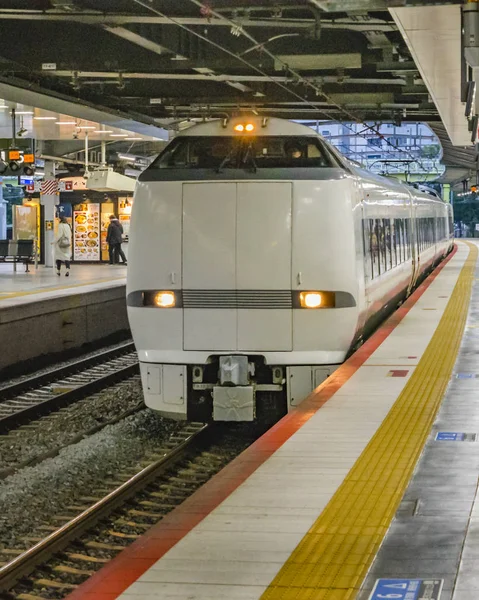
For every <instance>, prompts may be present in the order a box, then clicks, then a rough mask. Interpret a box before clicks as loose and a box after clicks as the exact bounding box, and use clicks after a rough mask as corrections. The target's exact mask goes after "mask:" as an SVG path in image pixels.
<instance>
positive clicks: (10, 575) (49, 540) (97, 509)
mask: <svg viewBox="0 0 479 600" xmlns="http://www.w3.org/2000/svg"><path fill="white" fill-rule="evenodd" d="M210 427H211V426H210V425H202V426H201V427H200V428H199V429H198V431H195V432H194V433H192V434H191V435H189V436H188V437H187V438H186V439H185V440H184V441H182V442H181V443H180V444H178V446H176V447H175V448H174V449H173V450H171V451H169V452H166V453H165V454H164V455H163V456H162V457H161V458H160V459H158V460H157V461H155V462H154V463H152V464H151V465H148V466H147V467H145V468H144V469H142V470H141V471H140V472H139V473H137V474H136V475H134V476H133V477H131V478H130V479H129V480H128V481H126V482H125V483H123V484H122V485H120V486H119V487H117V488H116V489H115V490H113V491H112V492H110V493H109V494H108V495H107V496H105V497H104V498H102V499H101V500H99V501H98V502H96V503H95V504H93V505H92V506H91V507H89V508H88V509H86V510H85V511H83V512H82V513H80V514H79V515H77V516H76V517H74V518H73V519H72V520H71V521H68V523H66V524H65V525H63V526H62V527H60V528H59V529H57V530H56V531H54V532H53V533H51V534H50V535H48V536H47V537H46V538H44V539H43V540H42V541H41V542H38V543H37V544H35V545H34V546H32V547H31V548H29V549H28V550H26V551H25V552H24V553H23V554H20V555H19V556H17V557H16V558H14V559H13V560H12V561H10V562H9V563H7V564H6V565H4V566H3V567H0V591H7V590H9V589H11V588H12V587H13V586H14V585H15V583H17V582H18V581H19V580H20V579H21V578H22V577H25V576H27V575H29V574H30V573H31V572H32V571H33V570H34V569H35V567H36V566H37V565H39V564H41V563H44V562H45V561H46V560H48V559H49V558H50V557H51V556H52V555H53V554H55V553H56V552H58V551H60V550H62V549H63V548H64V547H65V546H66V545H68V544H69V543H70V542H71V541H72V540H73V539H75V538H77V537H78V536H79V535H81V534H82V533H84V532H85V531H87V530H88V529H89V528H90V527H91V526H92V525H94V524H95V523H96V522H98V521H100V520H101V519H103V518H104V517H105V516H106V515H108V514H110V513H111V512H112V511H114V510H115V509H116V508H118V507H119V506H121V505H122V504H124V502H125V501H126V500H127V499H129V498H130V497H131V496H133V495H134V494H135V493H136V492H137V491H139V490H140V489H143V488H144V487H145V486H147V485H148V484H149V483H150V482H151V481H153V480H154V479H156V478H157V477H159V476H160V475H162V474H163V473H164V472H165V471H166V470H167V469H168V468H170V467H171V466H172V465H173V464H174V463H175V462H176V461H178V460H179V459H180V458H181V457H182V456H183V455H184V454H185V453H186V452H187V451H188V450H189V449H190V448H191V447H192V446H193V445H194V444H199V443H200V442H202V441H203V439H204V438H205V434H206V432H207V431H208V430H209V429H210Z"/></svg>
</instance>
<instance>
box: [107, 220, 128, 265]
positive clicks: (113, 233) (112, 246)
mask: <svg viewBox="0 0 479 600" xmlns="http://www.w3.org/2000/svg"><path fill="white" fill-rule="evenodd" d="M106 241H107V243H108V252H109V254H110V265H115V264H117V263H119V262H120V257H121V260H122V262H123V264H124V265H126V256H125V253H124V252H123V250H122V249H121V243H122V242H123V226H122V224H121V223H120V221H119V220H118V219H117V218H116V217H115V215H111V217H110V224H109V225H108V230H107V232H106Z"/></svg>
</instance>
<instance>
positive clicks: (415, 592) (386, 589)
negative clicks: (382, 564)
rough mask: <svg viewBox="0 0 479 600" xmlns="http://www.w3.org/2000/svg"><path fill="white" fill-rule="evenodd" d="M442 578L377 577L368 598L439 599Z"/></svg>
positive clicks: (394, 599)
mask: <svg viewBox="0 0 479 600" xmlns="http://www.w3.org/2000/svg"><path fill="white" fill-rule="evenodd" d="M443 581H444V580H443V579H378V580H377V581H376V585H375V586H374V590H373V591H372V593H371V596H370V597H369V600H385V599H387V600H426V599H427V600H439V598H440V596H441V590H442V584H443Z"/></svg>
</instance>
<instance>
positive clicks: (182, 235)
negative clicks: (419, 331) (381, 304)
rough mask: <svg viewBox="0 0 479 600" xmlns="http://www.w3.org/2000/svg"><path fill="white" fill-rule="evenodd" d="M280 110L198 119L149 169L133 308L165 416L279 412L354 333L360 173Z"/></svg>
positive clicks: (134, 239)
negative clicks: (264, 115)
mask: <svg viewBox="0 0 479 600" xmlns="http://www.w3.org/2000/svg"><path fill="white" fill-rule="evenodd" d="M273 121H275V120H273ZM280 123H281V125H279V124H277V123H273V124H270V125H269V127H268V125H267V124H265V125H264V126H263V124H262V122H260V121H259V120H256V121H255V122H253V127H254V130H253V131H252V132H248V133H251V135H241V136H240V135H235V131H236V130H235V129H234V127H235V126H236V125H242V126H243V132H244V133H246V131H245V127H246V125H248V123H246V124H245V123H243V122H238V121H236V122H235V121H233V122H230V123H229V124H228V125H227V126H226V127H223V125H222V124H221V123H208V124H206V125H202V126H198V127H195V128H192V130H190V131H191V133H189V132H188V135H182V136H179V137H178V138H176V139H175V140H174V141H173V142H172V143H171V144H170V145H169V146H168V147H167V149H166V150H165V152H164V153H163V154H162V155H161V156H160V157H159V159H158V160H157V161H156V164H155V163H154V164H153V166H152V168H150V169H147V170H146V171H145V172H144V173H143V174H142V176H141V178H140V182H139V184H138V187H137V191H136V198H135V203H134V209H133V215H132V223H131V236H130V239H131V241H130V249H129V263H130V268H129V273H128V286H127V288H128V290H127V296H128V312H129V319H130V324H131V328H132V332H133V336H134V339H135V343H136V346H137V349H138V353H139V358H140V366H141V376H142V383H143V389H144V395H145V401H146V404H147V405H148V406H149V407H151V408H153V409H155V410H157V411H159V412H161V413H162V414H163V415H165V416H169V417H173V418H177V419H189V420H202V421H206V420H211V419H213V420H216V421H254V420H259V421H273V420H276V419H277V418H279V417H280V416H282V415H283V414H285V413H286V412H287V410H288V409H289V408H291V407H293V406H295V405H297V404H298V403H299V402H300V401H301V400H302V399H304V397H305V396H306V395H307V394H308V393H309V392H310V391H311V390H312V389H314V387H316V385H318V384H319V383H321V381H322V380H323V379H324V378H325V377H326V376H327V375H329V373H330V372H331V371H332V370H333V369H334V368H335V366H336V365H338V364H340V363H341V362H342V361H343V360H344V358H345V356H346V353H347V351H348V350H349V348H350V346H351V342H352V340H353V338H354V334H355V332H356V330H357V324H358V311H359V307H358V302H357V298H358V289H357V285H358V284H357V281H358V278H357V276H356V270H357V267H358V265H357V260H356V256H357V252H356V249H355V243H356V242H355V240H356V235H357V232H356V231H355V225H354V222H355V221H354V219H353V209H352V205H353V203H354V193H355V190H354V181H353V179H352V178H350V177H348V176H347V174H346V173H345V171H344V169H343V168H341V166H340V165H338V164H337V163H336V162H335V159H334V156H332V155H329V154H328V152H327V147H326V146H325V145H322V144H321V140H319V138H318V137H317V136H316V135H315V134H314V132H312V131H311V130H309V129H307V128H305V127H302V126H299V125H295V124H292V123H284V122H280ZM298 128H299V130H298ZM285 129H286V131H285ZM238 133H239V134H240V133H241V132H238ZM200 134H201V135H200ZM291 152H298V153H299V152H301V153H302V156H297V157H293V156H292V155H291ZM288 153H289V154H288ZM293 159H294V160H293ZM338 231H340V234H341V235H338Z"/></svg>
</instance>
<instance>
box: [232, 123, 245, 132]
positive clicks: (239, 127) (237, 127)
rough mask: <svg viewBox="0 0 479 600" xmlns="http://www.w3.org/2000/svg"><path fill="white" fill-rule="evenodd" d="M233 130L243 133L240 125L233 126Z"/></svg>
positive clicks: (242, 127)
mask: <svg viewBox="0 0 479 600" xmlns="http://www.w3.org/2000/svg"><path fill="white" fill-rule="evenodd" d="M233 129H234V130H235V131H239V132H242V131H244V125H241V123H239V124H238V125H235V126H234V127H233Z"/></svg>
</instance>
